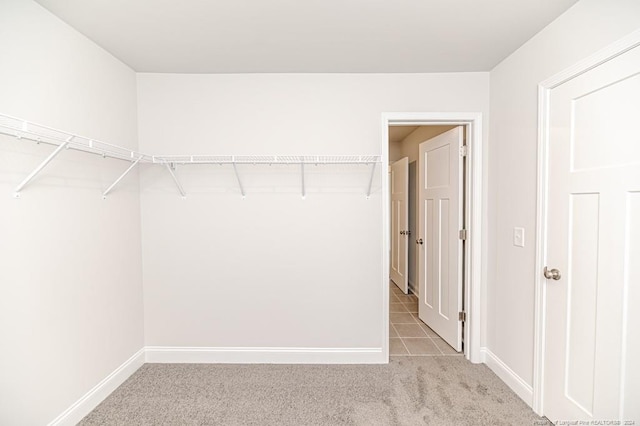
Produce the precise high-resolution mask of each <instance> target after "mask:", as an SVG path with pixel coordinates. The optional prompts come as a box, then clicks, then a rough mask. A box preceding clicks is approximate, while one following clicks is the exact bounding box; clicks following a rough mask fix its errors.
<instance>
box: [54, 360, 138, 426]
mask: <svg viewBox="0 0 640 426" xmlns="http://www.w3.org/2000/svg"><path fill="white" fill-rule="evenodd" d="M144 352H145V350H144V348H142V349H140V350H139V351H138V352H136V353H135V354H133V356H132V357H131V358H129V359H128V360H126V361H125V362H124V363H123V364H122V365H121V366H120V367H118V368H116V369H115V370H114V371H113V372H112V373H111V374H109V375H108V376H107V377H105V378H104V379H102V380H101V381H100V383H98V384H97V385H95V386H94V387H93V388H92V389H91V390H90V391H89V392H87V393H86V394H85V395H84V396H82V398H80V399H79V400H77V401H76V402H75V403H73V405H71V406H70V407H69V408H67V409H66V410H65V411H64V412H63V413H62V414H60V415H59V416H58V417H56V418H55V419H54V420H52V421H51V422H50V423H49V426H53V425H56V426H58V425H75V424H77V423H78V422H79V421H80V420H82V419H83V418H84V417H85V416H86V415H87V414H89V413H90V412H91V411H92V410H93V409H94V408H96V407H97V406H98V404H100V403H101V402H102V401H104V399H105V398H106V397H107V396H109V395H110V394H111V392H113V391H114V390H116V388H117V387H118V386H120V385H121V384H122V383H124V381H125V380H127V379H128V378H129V377H130V376H131V375H132V374H133V373H135V372H136V371H137V370H138V369H139V368H140V367H142V365H143V364H144V362H145V356H144Z"/></svg>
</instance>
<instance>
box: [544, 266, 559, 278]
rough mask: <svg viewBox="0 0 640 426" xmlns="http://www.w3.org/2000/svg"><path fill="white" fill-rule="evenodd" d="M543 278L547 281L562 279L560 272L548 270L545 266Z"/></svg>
mask: <svg viewBox="0 0 640 426" xmlns="http://www.w3.org/2000/svg"><path fill="white" fill-rule="evenodd" d="M544 277H545V278H546V279H548V280H555V281H558V280H559V279H560V278H562V275H560V271H558V270H557V269H549V268H547V267H546V266H545V267H544Z"/></svg>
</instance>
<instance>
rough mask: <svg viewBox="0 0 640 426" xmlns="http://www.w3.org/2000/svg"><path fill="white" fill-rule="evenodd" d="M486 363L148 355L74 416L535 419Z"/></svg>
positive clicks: (305, 421) (279, 421) (290, 421)
mask: <svg viewBox="0 0 640 426" xmlns="http://www.w3.org/2000/svg"><path fill="white" fill-rule="evenodd" d="M540 420H541V419H540V418H539V417H538V416H536V415H535V414H534V413H533V411H532V410H531V409H530V408H529V407H528V406H527V405H526V404H525V403H524V402H523V401H522V400H520V399H519V398H518V397H517V396H516V395H515V394H514V393H513V392H512V391H511V390H510V389H509V388H508V387H507V386H506V385H505V384H504V383H503V382H501V381H500V379H498V378H497V377H496V376H495V374H493V372H491V370H489V369H488V368H487V367H486V366H484V365H473V364H470V363H469V362H468V361H466V360H464V359H463V358H461V357H444V356H439V357H392V358H391V361H390V363H389V364H388V365H274V364H271V365H255V364H254V365H232V364H145V365H144V366H143V367H142V368H140V370H138V371H137V372H136V373H135V374H134V375H132V376H131V377H130V378H129V379H128V380H127V381H126V382H125V383H123V384H122V386H120V387H119V388H118V389H116V390H115V391H114V392H113V393H112V394H111V395H110V396H109V397H108V398H107V399H106V400H105V401H103V402H102V404H100V405H99V406H98V407H97V408H96V409H95V410H94V411H93V412H91V413H90V414H89V415H88V416H87V417H85V418H84V419H83V421H82V422H81V423H80V424H81V425H296V426H298V425H412V426H413V425H532V424H534V422H535V424H541V423H542V422H541V421H540Z"/></svg>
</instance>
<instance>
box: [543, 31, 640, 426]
mask: <svg viewBox="0 0 640 426" xmlns="http://www.w3.org/2000/svg"><path fill="white" fill-rule="evenodd" d="M638 46H640V30H637V31H634V32H632V33H631V34H629V35H628V36H626V37H624V38H622V39H620V40H618V41H617V42H614V43H613V44H611V45H609V46H607V47H605V48H604V49H602V50H600V51H598V52H596V53H594V54H593V55H591V56H589V57H587V58H586V59H584V60H582V61H580V62H578V63H576V64H575V65H573V66H571V67H569V68H567V69H566V70H564V71H562V72H560V73H558V74H556V75H554V76H552V77H550V78H548V79H546V80H544V81H542V82H541V83H539V84H538V194H537V198H538V199H537V203H536V204H537V206H536V262H535V296H534V297H535V300H534V303H535V305H534V342H533V407H532V408H533V411H535V413H536V414H538V415H544V406H543V405H544V404H543V401H544V351H545V347H544V345H545V341H546V336H545V325H546V306H545V297H546V292H545V290H546V287H545V283H546V281H547V280H546V279H545V278H544V277H543V275H542V270H543V268H544V266H545V265H546V263H547V226H548V224H547V215H548V202H547V197H548V184H549V180H548V163H549V159H548V153H549V131H548V130H549V112H550V108H549V101H550V99H551V91H552V90H553V89H554V88H556V87H558V86H560V85H561V84H563V83H566V82H567V81H569V80H571V79H573V78H575V77H577V76H579V75H581V74H583V73H585V72H587V71H589V70H590V69H592V68H595V67H597V66H599V65H602V64H604V63H606V62H608V61H610V60H612V59H613V58H615V57H617V56H620V55H621V54H623V53H625V52H627V51H629V50H631V49H633V48H635V47H638Z"/></svg>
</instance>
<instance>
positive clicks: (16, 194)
mask: <svg viewBox="0 0 640 426" xmlns="http://www.w3.org/2000/svg"><path fill="white" fill-rule="evenodd" d="M68 145H69V142H68V141H67V142H62V143H61V144H60V145H58V147H57V148H56V149H55V151H53V152H52V153H51V154H49V156H48V157H47V158H45V160H44V161H43V162H42V163H40V165H39V166H38V167H36V169H35V170H34V171H32V172H31V173H30V174H29V176H27V177H26V178H25V179H24V180H23V181H22V183H20V185H18V186H17V187H16V190H15V191H14V194H13V196H14V197H16V198H20V191H22V190H23V189H24V187H25V186H27V184H28V183H29V182H31V181H32V180H33V178H34V177H36V175H37V174H38V173H40V172H41V171H42V169H44V168H45V167H46V165H47V164H49V163H50V162H51V160H53V159H54V158H56V156H57V155H58V154H60V152H61V151H62V150H63V149H65V148H66V147H67V146H68Z"/></svg>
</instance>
